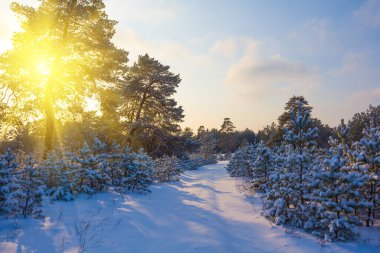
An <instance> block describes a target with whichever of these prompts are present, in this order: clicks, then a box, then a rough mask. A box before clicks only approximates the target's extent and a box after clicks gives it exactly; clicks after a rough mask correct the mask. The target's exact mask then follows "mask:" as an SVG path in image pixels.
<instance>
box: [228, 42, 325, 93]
mask: <svg viewBox="0 0 380 253" xmlns="http://www.w3.org/2000/svg"><path fill="white" fill-rule="evenodd" d="M258 44H259V43H257V42H253V41H251V42H250V43H248V44H247V49H246V53H245V54H244V55H243V57H242V58H241V59H240V60H239V61H238V62H237V63H235V64H233V65H231V66H230V68H229V69H228V71H227V76H226V83H227V84H229V85H230V86H231V87H233V90H234V91H235V93H237V94H244V95H245V96H247V97H249V98H252V97H254V98H256V99H259V100H262V99H272V98H273V96H279V95H281V96H291V95H292V94H293V93H304V94H305V93H309V92H310V91H311V88H313V87H315V86H316V85H317V84H318V74H317V72H316V71H315V70H313V69H312V68H310V67H309V66H308V65H307V64H305V63H302V62H299V61H295V60H291V59H287V58H285V57H283V56H281V55H273V56H271V57H266V58H265V57H260V56H259V54H258V53H259V52H258Z"/></svg>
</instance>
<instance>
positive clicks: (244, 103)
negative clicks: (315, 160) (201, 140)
mask: <svg viewBox="0 0 380 253" xmlns="http://www.w3.org/2000/svg"><path fill="white" fill-rule="evenodd" d="M9 2H10V1H7V0H6V1H1V3H0V14H1V15H0V16H1V17H2V18H0V25H1V26H0V50H1V49H2V47H3V48H5V47H6V45H8V46H9V38H10V36H11V31H12V30H13V29H15V27H16V24H17V23H16V21H15V19H14V18H13V19H12V14H11V13H10V12H9V10H7V8H5V7H6V6H7V5H8V4H9ZM23 2H35V1H23ZM104 2H105V4H106V6H107V7H106V10H107V13H108V14H109V16H110V17H111V18H112V19H115V20H117V21H119V24H118V25H117V34H116V36H115V38H114V42H115V43H116V44H117V45H118V46H119V47H123V48H125V49H126V50H127V51H129V52H130V60H131V63H132V62H133V61H134V60H136V58H137V56H138V55H139V54H144V53H148V54H150V55H151V56H152V57H155V58H156V59H158V60H160V61H161V62H162V63H163V64H167V65H170V66H171V69H172V71H173V72H175V73H180V74H181V77H182V83H181V86H180V88H179V89H178V93H177V94H176V98H177V100H178V102H179V104H181V105H183V107H184V109H185V114H186V117H185V121H184V123H183V126H190V127H192V128H194V129H196V128H197V127H198V126H199V125H205V126H206V127H210V128H211V127H219V126H220V125H221V123H222V120H223V118H224V117H230V118H231V119H232V121H233V122H234V123H235V125H236V126H237V128H238V129H244V128H246V127H248V128H252V129H254V130H258V129H260V128H262V127H263V126H265V125H266V124H270V123H271V122H272V121H275V120H276V119H277V117H278V116H279V115H280V114H281V113H282V111H283V107H284V104H285V103H286V101H287V100H288V99H289V97H290V96H292V95H304V96H305V97H306V98H307V99H308V100H309V102H310V104H311V105H312V106H313V107H314V111H313V115H314V116H316V117H318V118H320V119H321V120H322V121H323V122H325V123H328V124H330V125H332V126H334V125H337V124H338V123H339V120H340V118H345V119H349V118H350V117H351V116H352V115H353V113H355V112H360V111H363V110H365V109H366V108H367V107H368V105H369V104H371V103H372V104H376V105H377V104H380V103H379V102H380V71H379V67H380V43H379V42H380V1H376V0H369V1H359V0H358V1H344V0H341V1H338V0H334V1H327V0H326V1H311V0H309V1H300V0H297V1H296V0H292V1H280V0H278V1H271V0H269V1H253V0H240V1H238V0H236V1H232V0H230V1H221V0H219V1H217V0H203V1H201V0H198V1H194V0H193V1H186V0H183V1H180V0H176V1H175V0H171V1H169V0H167V1H164V0H155V1H153V0H150V1H148V0H105V1H104ZM7 41H8V42H7ZM7 43H8V44H7Z"/></svg>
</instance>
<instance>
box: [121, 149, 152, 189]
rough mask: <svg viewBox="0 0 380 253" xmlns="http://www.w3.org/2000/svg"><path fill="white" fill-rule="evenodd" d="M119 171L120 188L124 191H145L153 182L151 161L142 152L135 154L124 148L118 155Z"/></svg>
mask: <svg viewBox="0 0 380 253" xmlns="http://www.w3.org/2000/svg"><path fill="white" fill-rule="evenodd" d="M120 169H121V173H122V178H121V182H120V187H121V189H122V190H124V191H125V190H128V191H147V190H148V187H149V185H150V184H151V183H152V182H153V161H152V159H151V158H150V157H149V156H148V155H147V154H145V153H144V152H143V151H142V150H140V152H139V153H135V152H132V151H131V150H130V149H129V147H126V148H125V150H124V152H123V153H122V154H120Z"/></svg>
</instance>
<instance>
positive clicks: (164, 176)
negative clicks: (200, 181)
mask: <svg viewBox="0 0 380 253" xmlns="http://www.w3.org/2000/svg"><path fill="white" fill-rule="evenodd" d="M182 172H183V169H182V167H181V162H180V160H179V159H178V158H177V157H175V156H171V157H170V156H163V157H161V158H157V159H155V160H154V170H153V178H154V179H155V180H157V181H158V182H167V181H178V180H179V176H180V175H181V173H182Z"/></svg>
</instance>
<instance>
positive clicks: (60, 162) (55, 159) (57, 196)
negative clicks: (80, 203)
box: [42, 152, 75, 201]
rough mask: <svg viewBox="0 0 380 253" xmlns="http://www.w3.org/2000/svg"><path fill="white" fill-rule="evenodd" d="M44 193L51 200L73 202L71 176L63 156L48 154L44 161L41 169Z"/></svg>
mask: <svg viewBox="0 0 380 253" xmlns="http://www.w3.org/2000/svg"><path fill="white" fill-rule="evenodd" d="M42 171H43V173H44V177H43V178H44V183H45V185H46V187H47V189H46V193H47V195H49V196H51V198H52V199H53V200H65V201H70V200H74V195H73V190H74V188H75V187H74V182H73V181H72V178H73V174H74V173H75V171H72V170H71V168H70V166H69V163H68V161H67V159H66V157H64V156H60V155H59V154H58V153H57V152H50V153H49V154H48V156H47V158H46V160H45V163H44V166H43V169H42Z"/></svg>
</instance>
